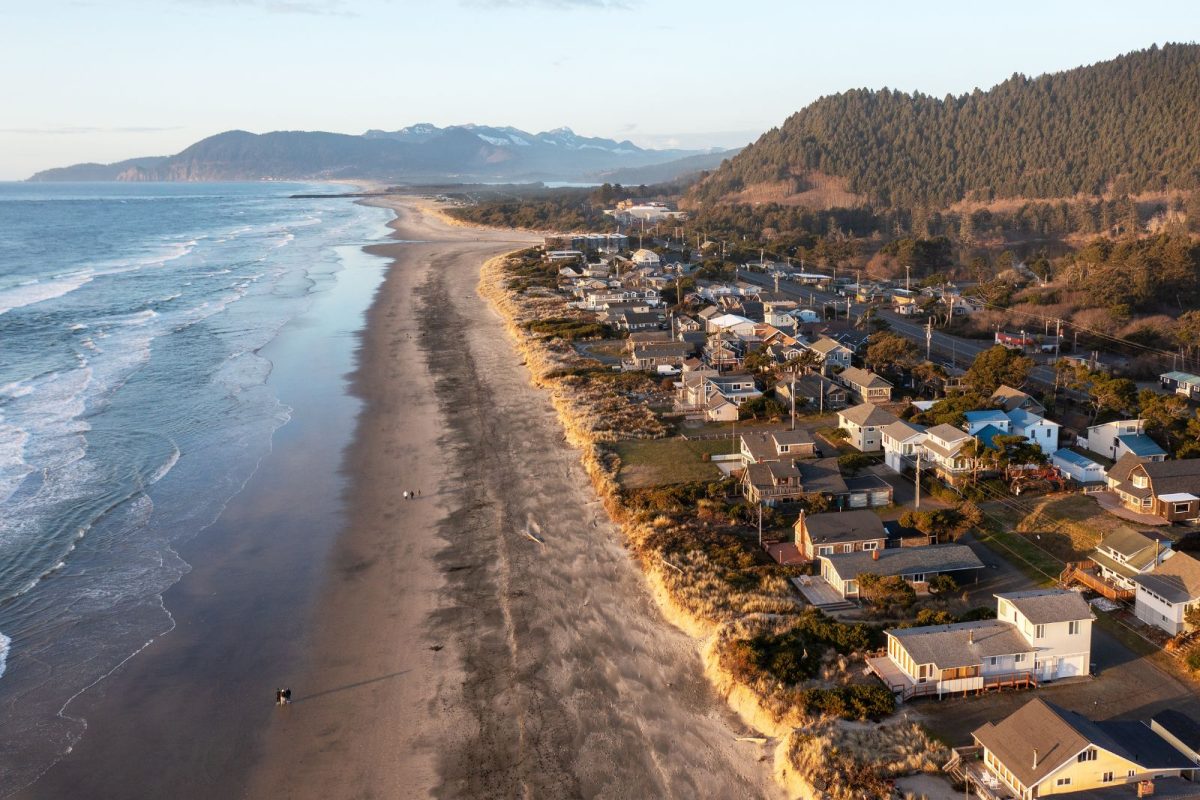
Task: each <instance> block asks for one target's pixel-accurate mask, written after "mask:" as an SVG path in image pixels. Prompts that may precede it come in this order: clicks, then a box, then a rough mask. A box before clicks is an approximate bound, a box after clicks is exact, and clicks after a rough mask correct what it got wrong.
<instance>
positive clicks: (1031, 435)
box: [1008, 408, 1062, 455]
mask: <svg viewBox="0 0 1200 800" xmlns="http://www.w3.org/2000/svg"><path fill="white" fill-rule="evenodd" d="M1008 419H1009V421H1010V422H1011V423H1012V427H1011V430H1012V432H1013V434H1014V435H1017V436H1024V437H1025V441H1027V442H1029V443H1030V444H1033V445H1037V446H1038V447H1040V448H1041V450H1042V452H1043V453H1045V454H1046V455H1051V454H1052V453H1053V452H1054V451H1055V450H1057V449H1058V431H1059V429H1060V428H1062V426H1061V425H1059V424H1058V423H1057V422H1053V421H1051V420H1048V419H1046V418H1045V417H1043V416H1041V415H1039V414H1035V413H1033V412H1032V411H1026V410H1025V409H1023V408H1016V409H1013V410H1012V411H1009V412H1008Z"/></svg>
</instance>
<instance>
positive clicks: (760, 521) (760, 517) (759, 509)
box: [758, 499, 762, 550]
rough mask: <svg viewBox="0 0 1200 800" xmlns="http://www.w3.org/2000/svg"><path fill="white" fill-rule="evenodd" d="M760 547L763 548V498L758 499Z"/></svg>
mask: <svg viewBox="0 0 1200 800" xmlns="http://www.w3.org/2000/svg"><path fill="white" fill-rule="evenodd" d="M758 549H760V550H761V549H762V500H761V499H760V500H759V501H758Z"/></svg>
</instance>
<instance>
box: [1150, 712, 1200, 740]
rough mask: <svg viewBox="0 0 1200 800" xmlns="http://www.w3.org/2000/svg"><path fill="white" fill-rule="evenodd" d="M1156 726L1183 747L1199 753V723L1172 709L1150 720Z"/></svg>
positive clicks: (1159, 713)
mask: <svg viewBox="0 0 1200 800" xmlns="http://www.w3.org/2000/svg"><path fill="white" fill-rule="evenodd" d="M1150 722H1151V724H1152V725H1157V726H1158V727H1160V728H1162V729H1163V730H1165V731H1167V732H1168V733H1170V734H1171V735H1172V736H1174V737H1175V738H1176V739H1178V740H1179V741H1180V742H1181V743H1182V744H1183V746H1184V747H1188V748H1191V749H1192V750H1195V751H1200V723H1197V722H1196V720H1194V719H1192V718H1191V717H1189V716H1188V715H1187V714H1184V713H1183V712H1182V711H1178V710H1176V709H1174V708H1168V709H1167V710H1166V711H1160V712H1158V713H1157V714H1155V715H1154V716H1153V717H1151V718H1150Z"/></svg>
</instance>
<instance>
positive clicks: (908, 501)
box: [867, 464, 950, 519]
mask: <svg viewBox="0 0 1200 800" xmlns="http://www.w3.org/2000/svg"><path fill="white" fill-rule="evenodd" d="M867 472H870V473H871V474H872V475H874V476H876V477H877V478H880V479H881V480H883V481H885V482H886V483H887V484H888V486H891V487H892V502H893V503H894V504H895V508H894V509H892V511H894V512H895V513H894V514H892V513H890V512H889V513H884V514H883V515H882V516H883V517H884V518H885V519H894V518H895V517H899V516H900V515H901V514H903V513H904V512H905V511H909V510H911V509H912V507H913V503H914V502H916V496H917V489H916V486H915V485H914V483H913V479H912V478H906V477H904V476H903V475H901V474H900V473H898V472H896V471H895V470H893V469H891V468H890V467H887V466H885V465H883V464H876V465H874V466H872V467H869V468H868V469H867ZM949 507H950V504H949V503H944V502H942V501H941V500H938V499H937V498H934V497H930V496H929V494H928V493H926V492H922V493H921V510H922V511H930V510H932V509H935V508H949Z"/></svg>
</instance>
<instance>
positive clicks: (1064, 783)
mask: <svg viewBox="0 0 1200 800" xmlns="http://www.w3.org/2000/svg"><path fill="white" fill-rule="evenodd" d="M1054 785H1055V786H1070V785H1071V779H1070V778H1059V779H1058V780H1056V781H1055V782H1054Z"/></svg>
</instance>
